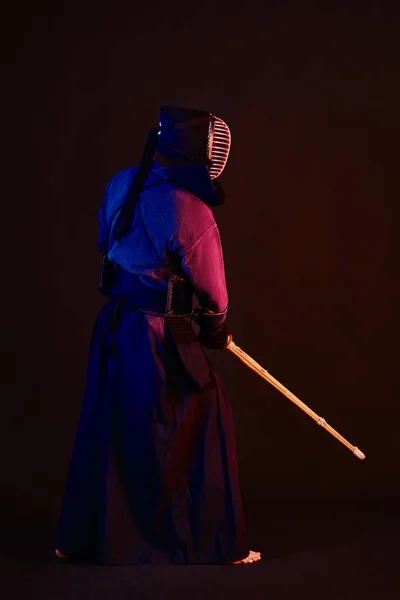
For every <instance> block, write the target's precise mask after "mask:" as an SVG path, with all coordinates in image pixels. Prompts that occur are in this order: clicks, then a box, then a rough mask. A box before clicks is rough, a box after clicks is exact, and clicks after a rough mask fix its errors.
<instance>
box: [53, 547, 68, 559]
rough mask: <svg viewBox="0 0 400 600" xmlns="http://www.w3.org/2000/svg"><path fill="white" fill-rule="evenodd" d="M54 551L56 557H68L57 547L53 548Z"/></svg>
mask: <svg viewBox="0 0 400 600" xmlns="http://www.w3.org/2000/svg"><path fill="white" fill-rule="evenodd" d="M55 553H56V556H57V558H68V556H67V555H66V554H63V553H62V552H60V551H59V550H58V549H57V548H56V549H55Z"/></svg>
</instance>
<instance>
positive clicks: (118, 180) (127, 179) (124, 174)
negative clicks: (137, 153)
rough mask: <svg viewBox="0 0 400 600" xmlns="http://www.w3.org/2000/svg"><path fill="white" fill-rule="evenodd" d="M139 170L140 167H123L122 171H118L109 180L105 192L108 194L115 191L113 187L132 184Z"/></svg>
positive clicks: (123, 186)
mask: <svg viewBox="0 0 400 600" xmlns="http://www.w3.org/2000/svg"><path fill="white" fill-rule="evenodd" d="M137 170H138V167H128V168H127V169H122V171H118V173H116V174H115V175H113V176H112V177H111V179H110V180H109V181H108V183H107V185H106V189H105V193H106V194H107V193H108V192H110V191H114V190H113V189H112V188H114V189H115V188H122V189H124V188H125V187H127V186H129V185H131V183H132V180H133V177H134V175H135V173H136V171H137Z"/></svg>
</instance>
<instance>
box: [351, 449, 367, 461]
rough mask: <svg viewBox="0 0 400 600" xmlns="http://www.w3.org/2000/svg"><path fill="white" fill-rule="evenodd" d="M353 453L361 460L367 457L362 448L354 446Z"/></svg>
mask: <svg viewBox="0 0 400 600" xmlns="http://www.w3.org/2000/svg"><path fill="white" fill-rule="evenodd" d="M353 454H355V455H356V456H357V458H359V459H360V460H364V458H365V454H364V452H361V450H359V449H358V448H357V447H355V448H354V450H353Z"/></svg>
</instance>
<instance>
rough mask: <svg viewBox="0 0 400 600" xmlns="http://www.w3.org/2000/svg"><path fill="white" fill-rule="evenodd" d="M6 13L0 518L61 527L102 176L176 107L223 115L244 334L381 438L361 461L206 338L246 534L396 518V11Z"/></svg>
mask: <svg viewBox="0 0 400 600" xmlns="http://www.w3.org/2000/svg"><path fill="white" fill-rule="evenodd" d="M394 4H395V3H393V5H394ZM12 10H13V14H9V15H8V17H7V19H6V20H4V21H3V26H5V30H4V35H3V36H2V42H3V44H4V47H3V51H2V56H3V62H4V76H3V82H4V83H5V84H6V85H5V86H4V88H3V102H4V103H5V104H4V108H3V113H2V124H3V131H5V132H6V136H5V153H4V158H3V161H2V166H3V168H4V174H5V175H4V177H3V182H5V181H6V182H7V183H6V186H5V189H4V191H3V194H2V214H3V215H5V216H6V218H5V219H3V220H2V222H3V229H4V232H3V233H4V235H3V252H2V258H3V266H2V274H3V278H2V284H3V285H2V301H3V302H4V309H3V314H2V330H3V334H2V345H1V346H2V347H1V366H2V377H1V382H0V384H1V398H2V419H1V431H2V434H1V444H2V446H3V449H2V459H3V460H2V475H1V486H2V493H1V503H2V515H3V520H4V521H5V524H6V525H7V526H9V527H11V528H15V527H17V528H20V529H21V530H22V529H24V530H25V531H26V530H30V529H36V528H37V526H39V527H40V528H41V529H42V530H50V531H53V530H54V527H55V524H56V521H57V517H58V511H59V508H60V503H61V496H62V492H63V487H64V483H65V479H66V476H67V471H68V465H69V460H70V455H71V450H72V444H73V440H74V435H75V430H76V426H77V421H78V418H79V411H80V406H81V400H82V394H83V390H84V383H85V370H86V361H87V350H88V342H89V339H90V335H91V329H92V325H93V322H94V319H95V317H96V315H97V312H98V310H99V308H100V307H101V306H102V305H103V303H104V300H103V298H102V297H101V296H100V295H99V294H98V292H97V291H96V286H97V282H98V272H99V266H100V255H99V252H98V250H97V248H96V237H97V223H96V213H97V211H98V209H99V206H100V203H101V200H102V194H103V189H104V186H105V184H106V183H107V181H108V179H109V178H110V177H111V176H112V175H113V174H114V173H115V172H116V171H118V170H120V169H123V168H126V167H128V166H130V165H133V164H135V163H137V161H138V160H139V158H140V156H141V152H142V149H143V145H144V142H145V139H146V135H147V131H148V129H149V128H150V127H151V126H153V125H154V124H155V123H156V122H157V118H158V107H159V105H160V104H162V103H169V104H177V105H183V106H192V107H195V108H201V109H207V110H210V111H212V112H214V113H215V114H217V115H220V116H221V117H222V118H224V119H225V120H226V121H227V122H228V123H229V125H230V127H231V131H232V138H233V146H232V152H231V158H230V161H229V163H228V167H227V169H226V171H225V173H224V175H223V177H222V178H221V182H222V183H223V185H224V187H225V190H226V193H227V202H226V205H225V206H224V207H221V208H218V209H217V210H216V211H215V216H216V219H217V222H218V224H219V227H220V232H221V237H222V241H223V245H224V255H225V262H226V273H227V282H228V288H229V292H230V325H231V330H232V332H233V334H234V339H235V341H236V343H238V344H239V345H240V346H241V347H243V349H245V350H246V351H247V352H249V353H250V354H252V355H253V356H254V358H256V360H258V361H259V362H260V363H261V364H263V365H264V366H265V367H266V368H268V369H269V370H270V371H271V373H273V374H274V375H275V376H276V377H278V378H279V379H280V380H281V381H282V382H283V383H284V384H285V385H286V386H287V387H288V388H289V389H291V390H292V391H293V392H294V393H296V394H297V395H298V396H299V397H300V398H302V399H303V401H304V402H306V403H307V404H309V405H310V406H311V407H312V408H313V409H314V410H315V411H316V412H317V413H319V414H320V415H322V416H323V417H325V419H326V420H327V421H328V422H329V423H330V424H332V425H333V426H334V427H336V428H337V429H338V430H339V431H340V432H341V433H342V434H343V435H344V436H345V437H347V438H348V439H349V441H351V442H352V443H354V444H355V445H357V446H359V447H360V449H361V450H363V451H364V452H365V453H366V455H367V459H366V460H365V461H364V462H360V461H359V460H357V458H355V457H353V456H352V455H351V453H350V452H349V451H348V450H346V449H345V448H344V447H343V446H342V445H341V444H339V443H338V442H336V441H335V440H334V439H333V438H331V436H329V434H327V433H326V432H324V431H323V430H321V429H320V428H318V426H317V425H315V424H314V422H313V421H311V420H310V419H309V418H308V417H306V416H305V415H304V414H303V413H302V412H301V411H299V410H298V409H297V408H296V407H294V406H293V405H292V404H291V403H290V402H289V401H288V400H286V399H285V398H284V397H283V396H280V395H279V394H278V392H276V391H275V390H273V389H272V388H271V387H269V386H268V384H267V383H265V382H263V381H261V380H260V379H258V378H257V377H256V375H255V374H253V373H252V372H250V371H248V370H246V368H245V367H244V366H242V365H241V363H240V362H239V361H238V360H237V359H236V358H235V357H234V356H232V355H231V354H229V353H223V354H219V353H213V354H212V359H213V361H214V363H215V365H216V368H217V370H218V372H219V374H220V376H221V378H222V380H223V381H224V383H225V386H226V388H227V389H228V391H229V393H230V398H231V401H232V405H233V409H234V413H235V417H236V429H237V442H238V453H239V466H240V473H241V482H242V488H243V496H244V501H245V506H246V513H247V519H248V524H249V529H250V533H251V536H252V538H253V539H254V540H257V541H258V543H259V545H260V541H261V539H263V540H267V539H268V536H269V535H270V536H274V535H275V536H276V538H278V537H279V534H280V532H281V531H283V530H284V529H285V528H286V529H287V530H289V531H290V530H291V528H292V527H293V524H294V523H302V522H307V529H308V532H309V531H310V529H309V525H310V524H311V525H312V527H311V529H312V530H313V531H314V533H315V535H318V531H320V530H321V527H322V524H324V527H325V528H326V527H327V526H328V525H329V524H330V525H332V527H331V529H332V530H333V529H336V528H338V527H339V524H340V523H341V522H342V521H343V522H346V523H347V524H348V523H350V522H353V523H355V522H357V523H361V524H363V525H365V524H368V523H369V522H372V520H373V519H375V517H376V518H378V519H380V518H384V517H385V515H386V516H391V515H394V513H395V511H396V510H397V503H396V502H397V498H398V496H399V478H398V475H399V466H400V458H399V443H398V417H399V405H398V393H397V391H398V380H397V357H398V328H397V307H398V289H397V278H398V266H397V265H398V263H397V240H398V233H397V231H398V222H397V220H396V217H395V207H397V203H398V199H399V184H398V157H399V152H398V139H399V127H398V126H399V110H398V107H399V87H398V82H397V81H396V80H397V77H398V70H399V42H398V31H399V14H398V11H397V10H395V9H394V8H393V7H392V6H391V4H390V3H385V2H378V1H369V2H361V1H360V2H340V1H339V2H311V1H306V2H302V3H300V2H296V1H294V0H292V1H283V2H282V1H281V2H247V3H242V4H240V5H239V4H236V5H235V3H229V4H228V3H227V4H226V5H225V6H223V5H222V4H220V3H214V2H211V1H209V0H206V1H204V2H202V3H191V2H186V3H180V2H179V3H178V2H173V3H170V5H168V4H167V3H165V2H164V3H156V2H152V3H150V2H149V3H142V4H140V5H139V4H134V3H132V2H125V3H124V2H113V3H111V2H109V3H108V2H104V1H97V2H96V3H94V2H93V3H92V4H91V5H89V4H88V3H84V4H83V5H79V4H77V3H76V4H74V3H68V4H67V3H65V4H63V3H58V4H57V5H54V4H49V5H48V6H46V5H45V4H44V3H35V5H34V7H33V5H32V6H31V8H30V9H25V10H23V9H22V7H18V6H14V7H13V9H12ZM349 514H350V518H349V519H344V516H345V515H349ZM360 515H363V516H362V517H360ZM342 517H343V519H344V520H342ZM339 528H340V527H339ZM289 535H290V534H289ZM266 545H267V542H266V541H265V543H264V547H265V546H266Z"/></svg>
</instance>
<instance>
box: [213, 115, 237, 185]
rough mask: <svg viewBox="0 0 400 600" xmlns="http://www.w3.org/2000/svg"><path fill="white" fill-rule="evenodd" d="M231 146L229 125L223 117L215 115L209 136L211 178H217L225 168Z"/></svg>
mask: <svg viewBox="0 0 400 600" xmlns="http://www.w3.org/2000/svg"><path fill="white" fill-rule="evenodd" d="M230 148H231V132H230V131H229V127H228V125H227V124H226V123H225V121H223V120H222V119H219V118H218V117H214V118H213V120H212V121H211V123H210V131H209V138H208V150H209V158H210V160H211V166H210V167H209V171H210V177H211V179H216V178H217V177H218V176H219V175H221V173H222V171H223V170H224V169H225V165H226V163H227V161H228V156H229V150H230Z"/></svg>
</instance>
